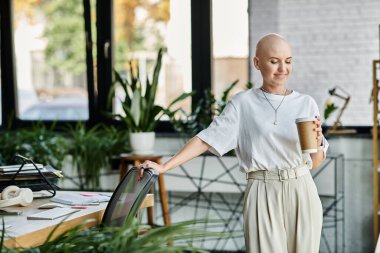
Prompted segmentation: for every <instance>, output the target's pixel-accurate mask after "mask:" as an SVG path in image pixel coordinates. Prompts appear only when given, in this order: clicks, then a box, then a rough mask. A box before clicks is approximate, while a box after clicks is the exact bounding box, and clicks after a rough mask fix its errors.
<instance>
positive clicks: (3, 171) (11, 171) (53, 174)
mask: <svg viewBox="0 0 380 253" xmlns="http://www.w3.org/2000/svg"><path fill="white" fill-rule="evenodd" d="M38 165H40V164H38ZM20 166H21V165H7V166H0V181H7V180H9V179H10V178H12V177H13V176H14V175H15V174H16V172H17V171H18V169H19V168H20ZM41 166H42V165H41ZM41 166H37V167H38V169H39V170H40V172H41V173H42V174H43V175H44V176H45V177H46V178H60V177H63V175H62V172H61V171H60V170H56V169H54V168H53V167H51V166H50V165H46V166H42V167H41ZM39 178H41V175H40V174H39V172H38V171H37V170H36V168H35V167H34V166H33V165H32V166H31V165H30V164H25V165H24V167H22V169H21V170H20V172H19V173H18V176H17V178H16V180H33V179H39Z"/></svg>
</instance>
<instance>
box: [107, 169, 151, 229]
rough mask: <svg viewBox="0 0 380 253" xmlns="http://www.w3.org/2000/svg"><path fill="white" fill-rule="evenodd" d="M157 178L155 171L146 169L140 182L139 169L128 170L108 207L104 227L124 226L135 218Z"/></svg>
mask: <svg viewBox="0 0 380 253" xmlns="http://www.w3.org/2000/svg"><path fill="white" fill-rule="evenodd" d="M157 177H158V173H157V172H156V171H155V170H153V169H145V170H144V175H143V177H142V178H141V180H138V169H137V168H136V167H133V168H131V169H130V170H128V172H127V174H126V175H125V176H124V178H123V179H122V180H121V182H120V183H119V185H118V186H117V187H116V190H115V191H114V193H113V195H112V197H111V199H110V202H109V203H108V205H107V208H106V210H105V213H104V216H103V219H102V225H104V226H123V225H124V224H125V222H126V221H127V220H129V219H130V218H131V217H133V216H135V215H136V213H137V211H138V209H139V208H140V206H141V203H142V202H143V200H144V198H145V195H146V194H147V193H148V192H149V189H150V188H151V187H152V186H153V185H154V183H155V182H156V181H157Z"/></svg>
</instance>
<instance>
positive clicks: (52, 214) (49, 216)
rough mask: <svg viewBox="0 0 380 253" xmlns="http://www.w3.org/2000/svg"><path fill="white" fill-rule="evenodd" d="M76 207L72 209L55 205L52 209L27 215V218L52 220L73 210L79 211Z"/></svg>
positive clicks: (73, 211)
mask: <svg viewBox="0 0 380 253" xmlns="http://www.w3.org/2000/svg"><path fill="white" fill-rule="evenodd" d="M79 211H80V210H78V209H72V208H61V207H56V208H53V209H49V210H47V211H42V212H39V213H35V214H32V215H29V216H27V219H28V220H54V219H57V218H59V217H62V216H66V215H69V214H72V213H75V212H79Z"/></svg>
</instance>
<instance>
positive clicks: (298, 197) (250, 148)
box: [140, 34, 328, 253]
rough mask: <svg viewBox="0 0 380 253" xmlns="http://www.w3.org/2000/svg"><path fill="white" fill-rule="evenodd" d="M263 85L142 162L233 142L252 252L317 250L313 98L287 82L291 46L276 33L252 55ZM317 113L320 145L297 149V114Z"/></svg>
mask: <svg viewBox="0 0 380 253" xmlns="http://www.w3.org/2000/svg"><path fill="white" fill-rule="evenodd" d="M253 63H254V66H255V68H256V69H257V70H259V71H260V73H261V76H262V79H263V80H262V85H261V87H260V88H253V89H250V90H248V91H245V92H241V93H239V94H237V95H235V96H234V97H233V98H232V99H231V101H230V102H229V103H228V104H227V105H226V107H225V109H224V111H223V112H222V113H221V115H220V116H218V117H216V118H215V119H214V120H213V122H212V123H211V124H210V126H209V127H208V128H207V129H205V130H203V131H201V132H200V133H198V134H197V135H196V136H195V137H193V138H192V139H191V140H190V141H189V142H188V143H187V144H186V145H185V146H184V147H183V148H182V149H181V150H180V151H179V152H178V153H177V154H176V155H175V156H173V157H172V158H171V159H170V160H168V161H167V162H166V163H165V164H163V165H159V164H156V163H154V162H151V161H145V162H144V163H142V164H141V165H140V169H141V172H142V170H143V169H144V168H149V167H150V168H153V169H155V170H157V171H158V172H159V173H164V172H166V171H168V170H170V169H172V168H175V167H177V166H179V165H181V164H183V163H185V162H187V161H189V160H190V159H192V158H194V157H197V156H199V155H200V154H202V153H204V152H205V151H207V150H210V151H211V152H212V153H214V154H216V155H218V156H222V155H223V154H225V153H227V152H228V151H230V150H232V149H234V150H235V152H236V155H237V158H238V160H239V166H240V170H241V171H242V172H243V173H245V174H246V178H247V187H246V191H245V196H244V213H243V217H244V237H245V244H246V249H247V252H249V253H259V252H261V253H266V252H267V253H306V252H307V253H317V252H318V251H319V242H320V236H321V229H322V219H323V217H322V205H321V201H320V199H319V196H318V192H317V188H316V186H315V184H314V181H313V179H312V177H311V175H310V169H313V168H317V167H318V166H319V165H320V164H321V162H322V161H323V160H324V159H325V156H326V151H327V148H328V143H327V141H326V140H325V138H324V137H323V135H322V129H321V122H320V117H319V111H318V107H317V104H316V103H315V101H314V99H313V98H312V97H310V96H308V95H305V94H301V93H299V92H297V91H294V90H291V89H288V88H286V81H287V80H288V78H289V76H290V75H291V73H292V51H291V47H290V45H289V43H288V41H287V40H285V39H284V38H283V37H281V36H279V35H277V34H268V35H266V36H264V37H263V38H261V39H260V41H259V42H258V43H257V46H256V54H255V57H254V59H253ZM304 117H315V128H314V131H316V132H317V141H318V144H319V148H318V152H316V153H313V154H310V155H306V156H305V155H302V153H301V148H300V144H299V139H298V134H297V128H296V125H295V119H297V118H304Z"/></svg>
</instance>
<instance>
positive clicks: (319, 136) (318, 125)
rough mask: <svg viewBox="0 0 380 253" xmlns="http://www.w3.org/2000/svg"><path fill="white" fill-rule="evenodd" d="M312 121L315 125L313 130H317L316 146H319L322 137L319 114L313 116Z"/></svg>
mask: <svg viewBox="0 0 380 253" xmlns="http://www.w3.org/2000/svg"><path fill="white" fill-rule="evenodd" d="M313 122H314V124H315V125H316V127H315V128H314V131H316V132H317V141H318V146H321V144H322V139H323V135H322V123H321V117H320V116H319V115H318V116H315V120H314V121H313Z"/></svg>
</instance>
